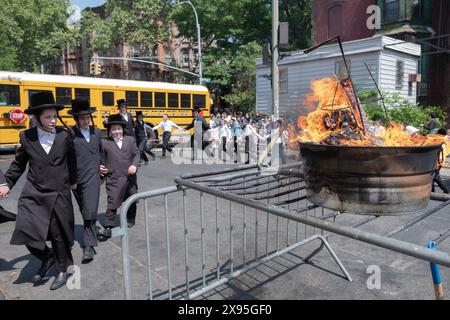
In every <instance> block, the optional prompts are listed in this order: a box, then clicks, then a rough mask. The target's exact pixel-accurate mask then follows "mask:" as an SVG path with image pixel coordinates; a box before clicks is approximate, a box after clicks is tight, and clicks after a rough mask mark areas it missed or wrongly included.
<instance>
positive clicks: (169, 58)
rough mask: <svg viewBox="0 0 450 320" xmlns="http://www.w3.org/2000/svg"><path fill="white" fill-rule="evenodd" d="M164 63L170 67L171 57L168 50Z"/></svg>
mask: <svg viewBox="0 0 450 320" xmlns="http://www.w3.org/2000/svg"><path fill="white" fill-rule="evenodd" d="M165 63H166V64H167V65H171V64H172V55H171V54H170V51H169V50H167V51H166V56H165Z"/></svg>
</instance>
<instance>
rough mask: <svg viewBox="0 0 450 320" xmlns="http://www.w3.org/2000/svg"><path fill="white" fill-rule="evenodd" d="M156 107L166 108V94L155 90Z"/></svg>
mask: <svg viewBox="0 0 450 320" xmlns="http://www.w3.org/2000/svg"><path fill="white" fill-rule="evenodd" d="M155 107H156V108H166V94H165V93H163V92H155Z"/></svg>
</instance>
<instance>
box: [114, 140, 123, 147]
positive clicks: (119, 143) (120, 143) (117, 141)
mask: <svg viewBox="0 0 450 320" xmlns="http://www.w3.org/2000/svg"><path fill="white" fill-rule="evenodd" d="M114 142H115V143H116V144H117V146H118V147H119V149H122V143H123V137H122V138H120V139H114Z"/></svg>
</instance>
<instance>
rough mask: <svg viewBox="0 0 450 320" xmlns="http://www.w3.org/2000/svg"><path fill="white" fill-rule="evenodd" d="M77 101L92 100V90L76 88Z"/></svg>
mask: <svg viewBox="0 0 450 320" xmlns="http://www.w3.org/2000/svg"><path fill="white" fill-rule="evenodd" d="M75 99H82V100H88V101H90V100H91V90H89V89H82V88H75Z"/></svg>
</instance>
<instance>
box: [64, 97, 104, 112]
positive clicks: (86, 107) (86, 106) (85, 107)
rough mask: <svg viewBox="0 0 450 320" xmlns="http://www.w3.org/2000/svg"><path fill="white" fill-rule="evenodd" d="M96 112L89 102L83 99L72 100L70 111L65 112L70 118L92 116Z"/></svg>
mask: <svg viewBox="0 0 450 320" xmlns="http://www.w3.org/2000/svg"><path fill="white" fill-rule="evenodd" d="M95 111H97V109H96V108H92V107H91V105H90V103H89V101H88V100H85V99H74V100H72V110H69V111H67V113H68V114H70V115H72V116H82V115H87V114H92V113H94V112H95Z"/></svg>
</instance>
